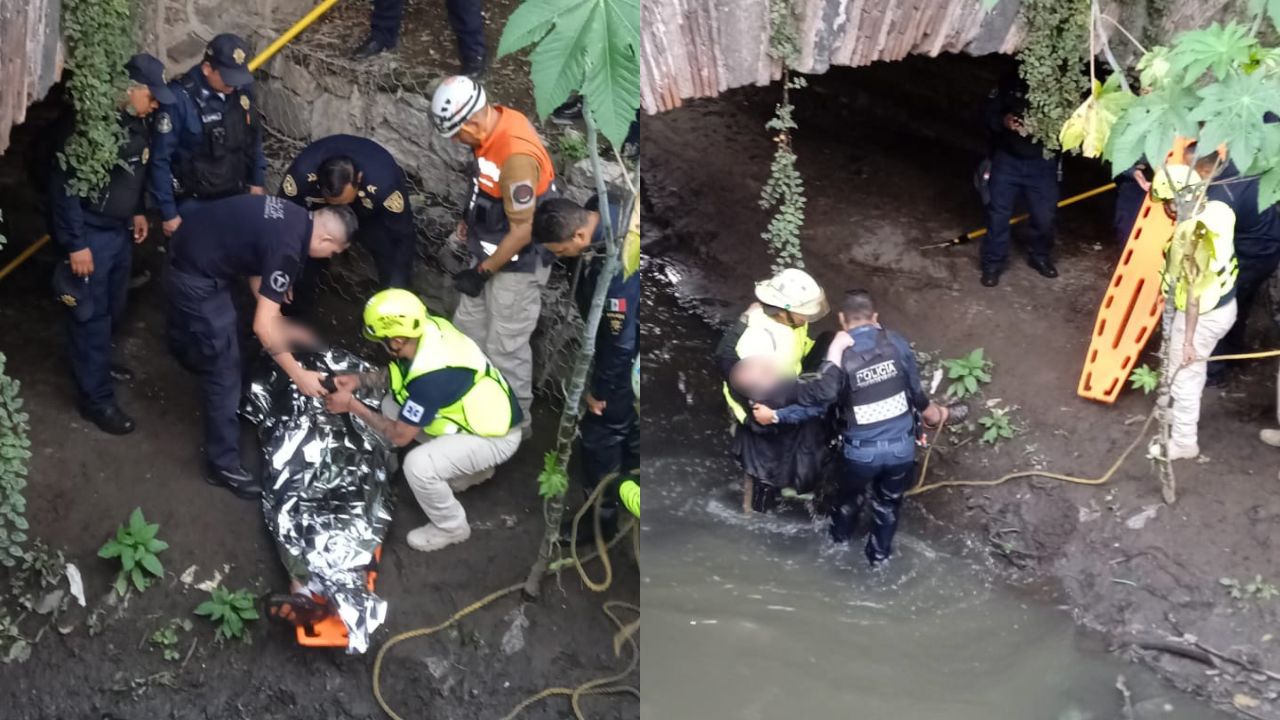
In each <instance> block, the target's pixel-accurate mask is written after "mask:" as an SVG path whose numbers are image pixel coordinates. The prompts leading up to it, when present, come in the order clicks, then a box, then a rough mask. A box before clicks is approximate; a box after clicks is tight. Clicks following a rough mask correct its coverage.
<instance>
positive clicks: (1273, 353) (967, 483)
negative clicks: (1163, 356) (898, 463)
mask: <svg viewBox="0 0 1280 720" xmlns="http://www.w3.org/2000/svg"><path fill="white" fill-rule="evenodd" d="M1269 357H1280V350H1267V351H1264V352H1254V353H1239V354H1236V355H1215V356H1213V357H1209V358H1205V359H1203V360H1197V361H1195V362H1214V361H1222V360H1257V359H1260V358H1269ZM1184 367H1185V366H1184ZM1181 369H1182V368H1181V367H1179V368H1178V370H1181ZM1174 372H1175V374H1176V373H1177V371H1176V370H1175V371H1174ZM1155 417H1156V411H1155V410H1154V409H1153V410H1152V411H1151V413H1150V414H1148V415H1147V420H1146V422H1144V423H1143V424H1142V428H1141V429H1140V430H1138V434H1137V436H1136V437H1135V438H1134V439H1133V442H1131V443H1129V447H1127V448H1125V450H1124V452H1122V453H1120V457H1119V458H1116V461H1115V462H1114V463H1112V464H1111V467H1110V468H1108V469H1107V471H1106V472H1105V473H1103V474H1102V476H1101V477H1096V478H1083V477H1076V476H1074V475H1062V474H1060V473H1051V472H1044V471H1042V470H1023V471H1021V472H1013V473H1009V474H1007V475H1001V476H1000V477H998V478H996V479H994V480H943V481H941V482H936V483H931V484H928V485H926V484H925V482H924V481H925V476H926V475H927V474H928V473H929V458H930V457H931V456H932V455H933V446H934V445H936V444H937V442H938V440H940V439H941V438H942V433H943V431H944V430H945V429H946V426H945V425H944V426H943V427H942V428H940V429H939V430H938V435H937V437H935V438H934V441H933V443H931V444H930V445H929V449H928V450H926V451H925V454H924V462H923V463H922V464H921V468H920V480H919V481H917V482H916V486H915V487H913V488H911V489H910V490H908V491H907V497H910V496H912V495H919V494H920V493H925V492H929V491H930V490H937V489H938V488H944V487H960V486H964V487H989V486H992V485H1000V484H1001V483H1005V482H1008V481H1010V480H1015V479H1017V478H1024V477H1043V478H1049V479H1050V480H1061V481H1062V482H1069V483H1076V484H1078V485H1103V484H1105V483H1106V482H1107V481H1108V480H1110V479H1111V478H1112V476H1114V475H1115V474H1116V472H1117V471H1118V470H1119V469H1120V466H1121V465H1124V461H1125V460H1127V459H1128V458H1129V455H1131V454H1132V453H1133V451H1134V450H1135V449H1136V448H1137V447H1138V445H1140V444H1141V443H1142V440H1143V438H1144V437H1146V434H1147V429H1148V428H1150V427H1151V421H1152V420H1155Z"/></svg>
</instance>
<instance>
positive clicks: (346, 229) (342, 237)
mask: <svg viewBox="0 0 1280 720" xmlns="http://www.w3.org/2000/svg"><path fill="white" fill-rule="evenodd" d="M315 222H316V223H317V224H322V223H323V224H324V225H325V226H326V229H327V230H328V231H329V232H328V234H329V236H330V237H332V238H334V239H335V240H337V241H338V242H341V243H344V244H350V242H351V239H352V238H353V237H354V236H355V234H356V230H358V229H359V227H360V223H359V222H358V221H357V220H356V214H355V212H354V211H352V210H351V208H349V207H347V206H346V205H326V206H324V207H322V208H320V209H319V210H316V212H315Z"/></svg>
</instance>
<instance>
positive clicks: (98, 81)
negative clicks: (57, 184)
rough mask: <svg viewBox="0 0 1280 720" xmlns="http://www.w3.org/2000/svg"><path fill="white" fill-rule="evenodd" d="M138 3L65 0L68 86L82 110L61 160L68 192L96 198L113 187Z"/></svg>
mask: <svg viewBox="0 0 1280 720" xmlns="http://www.w3.org/2000/svg"><path fill="white" fill-rule="evenodd" d="M132 15H133V0H65V2H63V4H62V28H63V31H64V37H65V38H66V40H67V47H68V53H67V69H69V70H70V71H71V73H70V75H69V77H68V79H67V87H68V89H69V90H70V91H71V99H72V101H73V102H74V103H75V108H76V129H75V134H74V135H72V137H71V139H70V140H69V141H68V142H67V146H66V149H65V151H64V152H63V153H61V154H60V155H59V157H58V161H59V162H60V163H61V164H62V167H63V169H65V170H69V171H73V172H68V175H69V177H70V180H69V181H68V183H67V191H68V192H69V193H70V194H72V195H80V196H84V197H91V196H93V195H95V194H96V193H97V192H98V191H99V190H101V189H102V188H103V187H104V186H105V185H106V183H107V179H108V178H109V176H110V172H111V167H112V165H114V164H115V162H116V159H117V156H118V154H119V149H120V143H121V142H122V141H123V139H124V131H123V130H122V129H121V128H120V124H119V122H118V121H117V117H118V113H119V112H120V106H119V105H120V98H121V97H122V95H123V93H124V90H125V87H126V86H127V77H128V76H127V75H126V74H125V71H124V64H125V62H127V61H128V60H129V57H130V56H131V55H132V54H133V50H134V41H133V21H132Z"/></svg>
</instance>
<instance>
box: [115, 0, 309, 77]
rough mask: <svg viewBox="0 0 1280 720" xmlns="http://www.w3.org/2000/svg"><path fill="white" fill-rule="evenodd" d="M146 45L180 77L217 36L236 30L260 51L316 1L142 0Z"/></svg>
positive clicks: (141, 37)
mask: <svg viewBox="0 0 1280 720" xmlns="http://www.w3.org/2000/svg"><path fill="white" fill-rule="evenodd" d="M138 5H139V13H138V15H139V17H138V34H139V42H140V44H141V45H142V47H143V49H145V50H147V51H148V52H152V53H154V54H155V55H156V57H158V58H160V59H161V60H163V61H164V63H165V66H166V67H167V69H168V71H169V74H170V75H177V74H179V73H181V72H184V71H185V70H186V69H187V68H190V67H191V66H192V65H194V64H195V63H196V62H197V61H199V59H200V56H201V54H202V53H203V52H204V47H205V45H206V44H207V43H208V42H209V40H211V39H212V38H213V36H214V35H217V34H218V33H224V32H233V33H237V34H238V35H240V36H241V37H243V38H244V39H245V40H246V41H248V43H249V45H250V48H251V49H253V50H255V51H256V50H261V49H262V48H264V47H266V45H267V43H268V42H270V41H271V39H273V38H274V37H275V36H276V34H278V33H279V32H281V31H283V30H284V29H286V28H288V27H289V26H290V25H292V24H293V23H294V22H296V21H297V20H298V18H301V17H302V16H303V15H305V14H306V13H307V11H308V10H310V9H311V8H312V7H313V6H314V5H315V2H313V1H312V0H139V3H138Z"/></svg>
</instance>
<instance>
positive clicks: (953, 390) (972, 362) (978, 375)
mask: <svg viewBox="0 0 1280 720" xmlns="http://www.w3.org/2000/svg"><path fill="white" fill-rule="evenodd" d="M942 367H944V368H946V370H947V379H948V380H950V381H951V384H950V385H948V386H947V397H953V398H959V399H962V400H963V399H964V398H967V397H970V396H972V395H977V394H978V391H979V390H980V389H981V386H982V385H984V384H986V383H989V382H991V371H992V369H994V368H995V363H992V362H991V361H990V360H988V359H986V357H985V356H984V355H983V350H982V348H977V349H976V350H974V351H973V352H971V353H969V354H968V355H965V356H964V357H960V358H952V359H950V360H943V361H942Z"/></svg>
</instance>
